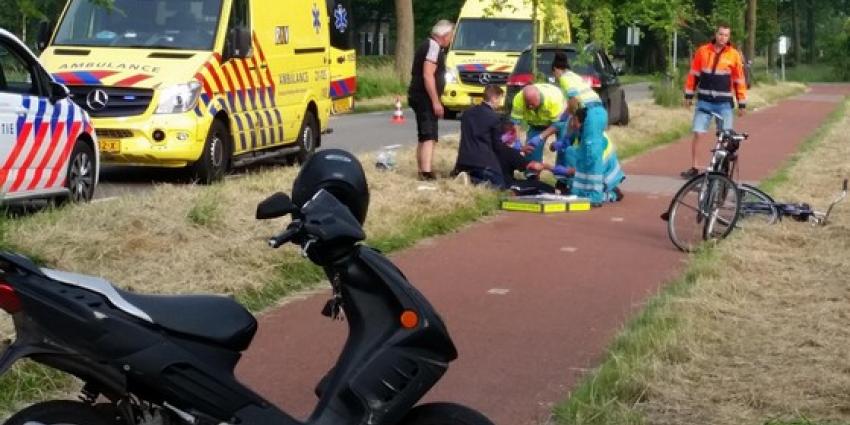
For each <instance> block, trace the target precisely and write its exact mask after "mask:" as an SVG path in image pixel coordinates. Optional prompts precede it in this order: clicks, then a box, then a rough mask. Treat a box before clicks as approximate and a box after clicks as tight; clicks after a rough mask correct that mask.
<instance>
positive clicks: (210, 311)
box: [118, 289, 257, 351]
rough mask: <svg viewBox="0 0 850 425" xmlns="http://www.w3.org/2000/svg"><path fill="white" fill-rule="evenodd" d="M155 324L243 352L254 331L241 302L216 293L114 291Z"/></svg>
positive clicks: (250, 318) (252, 319)
mask: <svg viewBox="0 0 850 425" xmlns="http://www.w3.org/2000/svg"><path fill="white" fill-rule="evenodd" d="M118 292H119V293H120V294H121V297H123V298H124V299H125V300H127V302H129V303H130V304H132V305H134V306H135V307H137V308H138V309H140V310H142V311H144V312H145V313H147V315H148V316H150V318H151V320H153V322H154V323H156V324H157V325H159V326H161V327H163V328H165V329H167V330H169V331H172V332H175V333H178V334H183V335H186V336H189V337H194V338H198V339H201V340H206V341H209V342H211V343H213V344H215V345H219V346H222V347H225V348H228V349H231V350H235V351H243V350H245V349H246V348H248V345H250V344H251V340H252V339H253V338H254V334H255V333H256V332H257V320H256V319H254V316H252V315H251V313H249V312H248V310H246V309H245V307H243V306H242V305H241V304H239V303H237V302H236V301H235V300H233V299H232V298H229V297H225V296H217V295H179V296H172V295H146V294H137V293H133V292H127V291H122V290H120V289H119V290H118Z"/></svg>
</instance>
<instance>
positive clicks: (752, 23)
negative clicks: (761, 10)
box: [744, 0, 758, 60]
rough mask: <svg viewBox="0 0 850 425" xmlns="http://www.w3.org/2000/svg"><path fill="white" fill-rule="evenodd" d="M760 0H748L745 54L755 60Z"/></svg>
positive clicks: (749, 58)
mask: <svg viewBox="0 0 850 425" xmlns="http://www.w3.org/2000/svg"><path fill="white" fill-rule="evenodd" d="M757 5H758V0H748V1H747V46H746V49H744V55H745V56H746V57H747V60H753V58H755V57H756V25H757V24H756V22H757V20H756V16H757V15H756V6H757Z"/></svg>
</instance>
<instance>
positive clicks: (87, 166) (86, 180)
mask: <svg viewBox="0 0 850 425" xmlns="http://www.w3.org/2000/svg"><path fill="white" fill-rule="evenodd" d="M95 170H96V168H95V156H94V150H93V149H92V147H91V145H89V144H88V142H86V141H85V140H82V139H78V140H77V142H76V143H75V144H74V150H73V151H72V152H71V156H70V157H69V158H68V171H67V175H66V178H65V187H66V188H68V192H69V194H68V198H67V199H65V200H66V201H71V202H75V203H76V202H88V201H91V198H92V197H93V196H94V182H95V177H96V176H95Z"/></svg>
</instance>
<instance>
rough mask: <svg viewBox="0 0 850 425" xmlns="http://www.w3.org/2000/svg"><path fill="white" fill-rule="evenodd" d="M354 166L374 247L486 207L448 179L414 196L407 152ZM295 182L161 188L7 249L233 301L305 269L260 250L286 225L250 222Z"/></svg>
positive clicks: (50, 219)
mask: <svg viewBox="0 0 850 425" xmlns="http://www.w3.org/2000/svg"><path fill="white" fill-rule="evenodd" d="M456 146H457V141H456V140H454V141H451V140H447V141H446V143H445V144H444V145H442V146H441V147H440V149H439V150H438V158H437V160H436V166H438V167H440V169H449V168H451V166H452V165H453V161H454V152H455V151H456ZM361 158H362V160H363V164H364V167H365V168H366V171H367V176H368V179H369V182H370V191H371V206H370V210H369V216H368V219H367V222H366V232H367V234H368V235H369V238H370V241H377V242H378V243H379V244H380V243H381V242H382V241H386V240H388V239H395V238H398V237H400V236H403V235H405V234H407V233H409V232H410V229H409V227H410V226H411V225H414V224H416V223H420V222H422V221H423V220H428V219H430V218H442V217H445V216H448V215H450V214H451V213H453V212H455V211H457V210H460V209H463V208H466V207H469V206H471V205H474V204H475V200H477V199H482V198H484V199H493V198H494V195H493V194H492V193H491V192H490V191H487V190H485V189H482V188H479V187H475V186H464V185H461V184H459V183H455V182H454V181H451V180H441V181H439V182H438V183H436V184H434V185H430V186H431V187H432V189H433V190H418V188H419V187H420V186H421V184H420V183H419V182H417V181H416V180H415V176H414V173H413V170H415V165H414V164H413V162H412V161H413V154H412V152H407V151H403V152H400V153H399V155H398V158H399V170H401V171H397V172H380V171H376V170H375V169H374V167H373V166H372V164H374V157H373V156H372V155H364V156H362V157H361ZM296 173H297V169H296V168H293V167H290V168H273V169H269V170H265V171H261V172H257V173H255V174H251V175H247V176H244V177H239V178H234V179H228V180H226V181H225V182H223V183H221V184H218V185H214V186H210V187H201V186H192V185H185V186H178V185H160V186H157V187H156V188H154V190H153V191H152V192H151V193H149V194H143V195H140V196H133V197H122V198H119V199H117V200H114V201H111V202H106V203H97V204H89V205H81V206H78V207H74V208H67V209H61V210H55V211H48V212H45V213H40V214H35V215H32V216H30V217H25V218H22V219H19V220H14V221H7V223H6V226H5V242H6V243H7V244H9V245H11V246H14V247H16V248H18V249H21V250H23V251H24V252H30V253H36V254H37V257H38V258H39V259H40V260H41V261H43V262H45V263H46V264H49V265H50V266H52V267H56V268H61V269H65V270H71V271H77V272H82V273H88V274H94V275H99V276H103V277H105V278H107V279H109V280H110V281H112V282H115V283H116V284H118V285H119V286H122V287H126V288H131V289H134V290H139V291H145V292H163V293H187V292H199V291H200V292H214V293H226V294H239V293H241V292H243V291H246V290H250V289H258V288H260V287H262V286H263V285H265V284H267V283H268V282H269V280H270V279H274V278H275V270H276V269H277V268H279V267H281V264H282V263H290V262H291V263H301V262H304V261H306V260H304V259H303V258H301V256H300V255H299V254H298V253H297V251H296V249H295V248H294V247H287V248H283V249H280V250H272V249H269V248H268V247H267V245H266V244H265V241H266V239H267V237H268V236H270V235H272V234H275V233H276V232H278V231H279V230H280V229H281V228H282V226H283V225H284V224H285V223H283V222H281V220H276V221H265V222H261V221H257V220H255V219H254V211H255V208H256V205H257V203H258V202H259V201H261V200H263V199H264V198H265V197H266V196H268V195H270V194H272V193H274V192H275V191H284V192H289V190H290V189H291V187H292V181H293V179H294V177H295V175H296Z"/></svg>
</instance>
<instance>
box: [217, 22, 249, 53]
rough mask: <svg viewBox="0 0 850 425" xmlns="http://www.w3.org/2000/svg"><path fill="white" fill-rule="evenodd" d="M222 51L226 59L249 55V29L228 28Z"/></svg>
mask: <svg viewBox="0 0 850 425" xmlns="http://www.w3.org/2000/svg"><path fill="white" fill-rule="evenodd" d="M224 53H225V55H224V56H225V57H226V58H227V59H233V58H237V59H243V58H249V57H251V53H252V52H251V31H249V30H248V29H247V28H245V27H237V28H233V29H232V30H230V33H229V34H227V43H226V47H225V52H224Z"/></svg>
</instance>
